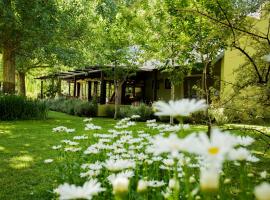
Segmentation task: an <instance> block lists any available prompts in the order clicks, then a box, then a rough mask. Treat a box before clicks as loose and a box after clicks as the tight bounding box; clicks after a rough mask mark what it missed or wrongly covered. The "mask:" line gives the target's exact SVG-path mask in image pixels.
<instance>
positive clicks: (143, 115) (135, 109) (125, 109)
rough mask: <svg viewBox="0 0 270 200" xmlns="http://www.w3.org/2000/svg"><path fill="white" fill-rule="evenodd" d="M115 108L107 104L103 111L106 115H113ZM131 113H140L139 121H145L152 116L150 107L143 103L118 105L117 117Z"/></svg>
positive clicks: (130, 114)
mask: <svg viewBox="0 0 270 200" xmlns="http://www.w3.org/2000/svg"><path fill="white" fill-rule="evenodd" d="M114 111H115V108H114V107H112V106H108V107H106V109H105V113H106V115H107V116H108V117H114ZM132 115H140V118H139V119H137V120H139V121H146V120H148V119H152V118H153V117H154V113H153V110H152V107H150V106H147V105H145V104H140V105H139V106H127V105H125V106H123V105H121V106H119V111H118V116H117V117H118V118H124V117H131V116H132Z"/></svg>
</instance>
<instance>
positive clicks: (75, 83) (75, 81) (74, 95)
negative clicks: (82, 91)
mask: <svg viewBox="0 0 270 200" xmlns="http://www.w3.org/2000/svg"><path fill="white" fill-rule="evenodd" d="M76 87H77V80H76V76H74V90H73V97H76V89H77V88H76Z"/></svg>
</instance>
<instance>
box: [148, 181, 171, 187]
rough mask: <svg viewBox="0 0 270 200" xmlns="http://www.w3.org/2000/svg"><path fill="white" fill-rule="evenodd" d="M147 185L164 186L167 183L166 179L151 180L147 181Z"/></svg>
mask: <svg viewBox="0 0 270 200" xmlns="http://www.w3.org/2000/svg"><path fill="white" fill-rule="evenodd" d="M147 185H148V186H149V187H162V186H164V185H166V183H165V182H164V181H157V180H150V181H147Z"/></svg>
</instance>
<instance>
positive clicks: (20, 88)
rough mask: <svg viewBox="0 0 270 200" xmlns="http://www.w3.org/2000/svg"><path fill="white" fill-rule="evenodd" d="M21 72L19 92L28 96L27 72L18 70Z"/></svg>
mask: <svg viewBox="0 0 270 200" xmlns="http://www.w3.org/2000/svg"><path fill="white" fill-rule="evenodd" d="M18 74H19V84H20V85H19V94H20V95H21V96H24V97H25V96H26V89H25V72H18Z"/></svg>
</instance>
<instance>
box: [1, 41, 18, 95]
mask: <svg viewBox="0 0 270 200" xmlns="http://www.w3.org/2000/svg"><path fill="white" fill-rule="evenodd" d="M2 59H3V92H4V93H8V94H14V93H15V52H14V50H13V45H12V44H10V43H5V44H4V46H3V58H2Z"/></svg>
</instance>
